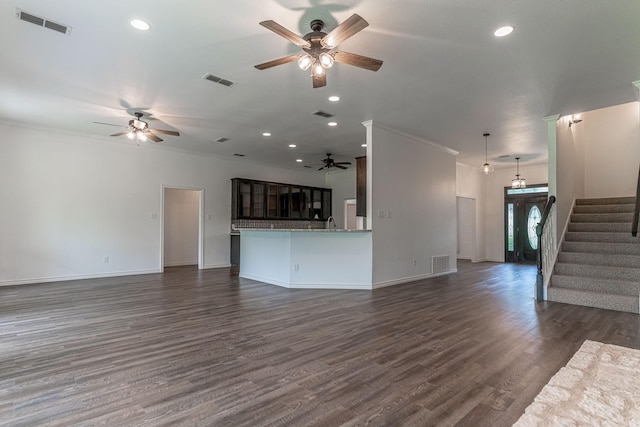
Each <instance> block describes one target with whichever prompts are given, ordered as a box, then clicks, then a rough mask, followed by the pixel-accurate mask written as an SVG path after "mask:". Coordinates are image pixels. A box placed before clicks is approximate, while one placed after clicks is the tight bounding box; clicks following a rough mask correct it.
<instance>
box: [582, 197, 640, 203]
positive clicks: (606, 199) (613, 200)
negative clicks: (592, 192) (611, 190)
mask: <svg viewBox="0 0 640 427" xmlns="http://www.w3.org/2000/svg"><path fill="white" fill-rule="evenodd" d="M635 203H636V198H635V197H600V198H592V199H576V205H616V204H620V205H631V204H635Z"/></svg>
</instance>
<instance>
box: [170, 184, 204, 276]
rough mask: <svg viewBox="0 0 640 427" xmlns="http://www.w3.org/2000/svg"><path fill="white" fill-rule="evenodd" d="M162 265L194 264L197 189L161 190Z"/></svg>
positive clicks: (197, 202)
mask: <svg viewBox="0 0 640 427" xmlns="http://www.w3.org/2000/svg"><path fill="white" fill-rule="evenodd" d="M163 218H164V266H165V267H168V266H178V265H197V264H198V242H199V231H200V191H195V190H185V189H177V188H165V190H164V217H163Z"/></svg>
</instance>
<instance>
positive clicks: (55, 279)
mask: <svg viewBox="0 0 640 427" xmlns="http://www.w3.org/2000/svg"><path fill="white" fill-rule="evenodd" d="M154 273H162V270H160V269H154V270H136V271H118V272H114V273H100V274H79V275H75V276H55V277H40V278H31V279H22V280H6V281H0V286H16V285H31V284H36V283H48V282H64V281H68V280H84V279H102V278H107V277H118V276H137V275H140V274H154Z"/></svg>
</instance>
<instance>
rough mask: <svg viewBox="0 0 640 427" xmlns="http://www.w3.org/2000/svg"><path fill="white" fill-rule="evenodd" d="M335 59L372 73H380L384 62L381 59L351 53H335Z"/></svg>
mask: <svg viewBox="0 0 640 427" xmlns="http://www.w3.org/2000/svg"><path fill="white" fill-rule="evenodd" d="M333 59H335V60H336V61H337V62H340V63H342V64H347V65H353V66H355V67H360V68H364V69H365V70H371V71H378V70H379V69H380V67H381V66H382V61H381V60H379V59H374V58H369V57H368V56H362V55H358V54H355V53H349V52H333Z"/></svg>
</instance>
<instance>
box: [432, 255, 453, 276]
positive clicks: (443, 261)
mask: <svg viewBox="0 0 640 427" xmlns="http://www.w3.org/2000/svg"><path fill="white" fill-rule="evenodd" d="M431 263H432V270H431V272H432V273H433V274H438V273H446V272H448V271H449V256H448V255H442V256H434V257H433V258H431Z"/></svg>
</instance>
